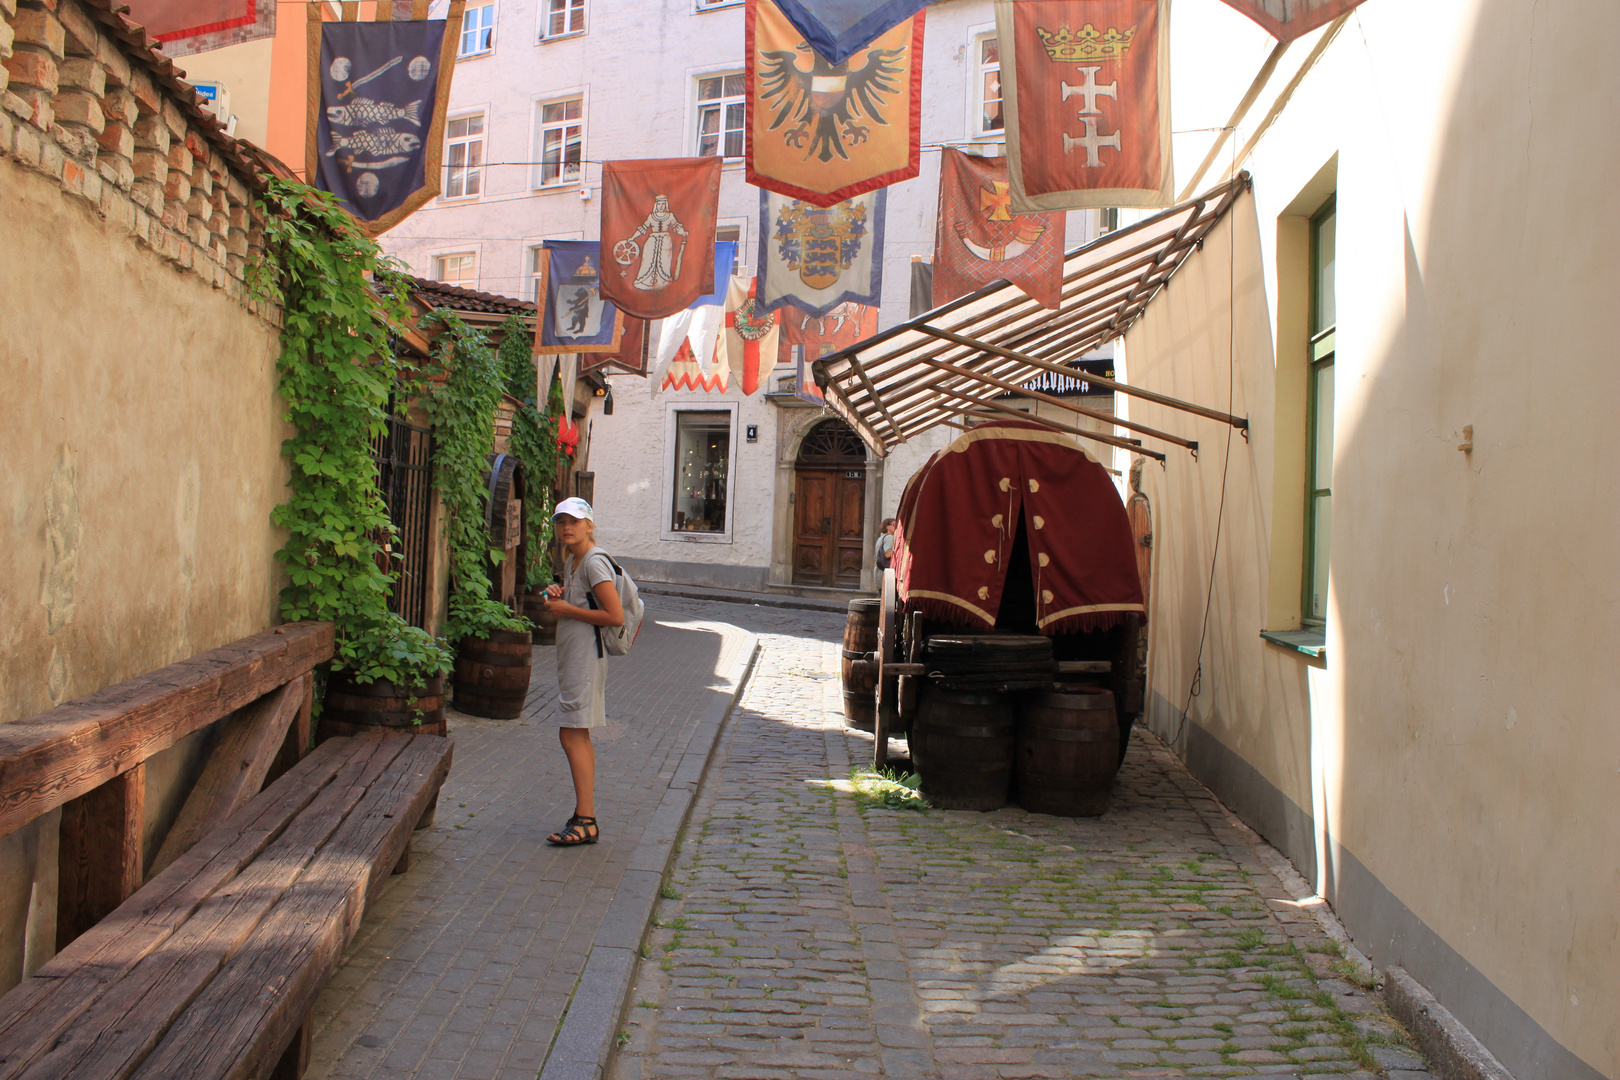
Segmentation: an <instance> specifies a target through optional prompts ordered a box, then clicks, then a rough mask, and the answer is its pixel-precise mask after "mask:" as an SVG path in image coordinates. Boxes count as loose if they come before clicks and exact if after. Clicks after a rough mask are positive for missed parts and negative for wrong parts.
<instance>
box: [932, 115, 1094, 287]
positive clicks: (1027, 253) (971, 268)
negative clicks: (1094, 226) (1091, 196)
mask: <svg viewBox="0 0 1620 1080" xmlns="http://www.w3.org/2000/svg"><path fill="white" fill-rule="evenodd" d="M1063 219H1064V215H1063V213H1062V212H1061V211H1060V212H1057V213H1052V214H1015V213H1013V212H1012V185H1011V182H1010V181H1009V180H1008V177H1007V159H1006V158H982V157H969V156H968V155H966V154H963V153H961V152H960V151H957V150H954V149H952V148H950V147H946V148H945V150H944V152H943V154H942V156H941V161H940V168H939V227H938V230H937V232H936V233H935V236H934V287H933V297H932V299H933V306H938V305H939V304H944V303H948V302H949V301H951V300H955V299H956V298H957V297H960V296H966V295H967V294H968V293H970V292H972V291H973V290H975V289H977V288H979V287H980V286H983V285H988V284H990V283H991V282H993V281H1003V280H1005V281H1008V282H1011V283H1012V284H1014V285H1016V286H1018V287H1019V288H1020V289H1022V290H1024V292H1025V293H1026V294H1027V295H1028V296H1029V297H1030V298H1031V299H1034V300H1036V301H1039V302H1040V304H1041V305H1042V306H1044V307H1049V308H1057V307H1058V306H1059V305H1060V304H1061V303H1062V296H1063Z"/></svg>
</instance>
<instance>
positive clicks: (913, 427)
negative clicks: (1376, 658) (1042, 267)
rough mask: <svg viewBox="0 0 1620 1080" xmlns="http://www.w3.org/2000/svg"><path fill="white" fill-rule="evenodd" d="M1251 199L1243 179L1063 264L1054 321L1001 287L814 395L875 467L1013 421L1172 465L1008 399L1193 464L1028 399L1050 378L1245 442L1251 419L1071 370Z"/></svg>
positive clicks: (863, 350)
mask: <svg viewBox="0 0 1620 1080" xmlns="http://www.w3.org/2000/svg"><path fill="white" fill-rule="evenodd" d="M1248 189H1249V174H1248V173H1246V172H1244V173H1240V174H1238V175H1237V176H1235V177H1233V178H1232V179H1231V180H1229V181H1226V182H1225V183H1222V184H1220V185H1218V186H1217V187H1214V188H1211V189H1210V190H1208V191H1206V192H1204V193H1203V194H1202V195H1199V196H1197V197H1196V198H1193V199H1189V200H1187V201H1185V202H1182V203H1179V204H1177V205H1176V206H1172V207H1170V208H1169V209H1168V210H1165V211H1162V212H1161V213H1158V214H1155V215H1154V216H1152V217H1150V218H1147V219H1145V220H1143V221H1139V222H1137V223H1136V224H1134V225H1131V226H1128V227H1127V228H1124V229H1120V230H1118V231H1116V232H1111V233H1108V234H1107V235H1105V236H1102V237H1099V238H1098V239H1096V240H1093V241H1092V242H1091V243H1089V244H1084V245H1082V246H1080V247H1078V248H1075V249H1074V250H1073V251H1070V252H1069V253H1068V254H1067V255H1065V256H1064V260H1063V288H1062V303H1061V305H1060V306H1059V308H1058V309H1057V310H1056V311H1053V310H1052V309H1050V308H1045V307H1042V306H1041V305H1040V304H1039V303H1037V302H1036V301H1034V300H1032V299H1030V298H1029V297H1028V296H1027V295H1025V294H1024V292H1023V291H1022V290H1020V289H1018V288H1017V287H1015V286H1013V285H1010V284H1008V283H1007V282H1005V281H999V282H993V283H992V284H989V285H986V286H984V287H983V288H981V289H979V290H977V291H976V292H972V293H969V294H968V295H967V296H964V297H962V298H960V299H958V300H953V301H951V302H950V303H948V304H943V305H941V306H940V307H937V308H934V309H933V310H932V311H929V312H926V313H924V314H923V315H920V316H918V317H917V318H914V319H912V320H910V321H908V322H904V323H901V324H900V325H898V326H894V327H891V328H889V329H888V330H885V331H882V332H881V333H878V334H874V335H872V336H871V337H869V338H866V339H864V340H862V341H858V342H856V343H855V344H854V345H850V346H848V347H847V348H844V349H840V350H839V351H837V352H835V353H832V354H831V355H829V356H826V357H823V358H822V359H820V360H817V361H816V362H815V364H814V365H813V368H812V370H813V371H814V373H815V379H816V384H817V385H818V386H820V387H821V390H822V393H823V394H824V395H825V396H826V401H827V405H828V406H829V407H830V408H831V409H832V410H833V411H834V412H835V413H837V414H838V415H839V416H840V417H842V418H843V419H844V420H845V421H847V422H848V423H849V424H850V425H851V426H852V427H854V429H855V430H856V432H858V433H859V434H860V437H861V439H862V441H864V442H865V443H866V444H867V446H869V447H870V448H871V449H872V451H873V452H874V453H875V454H877V455H878V456H879V457H886V456H887V455H888V453H889V451H890V450H892V449H893V448H894V447H896V446H898V445H899V444H901V443H903V442H907V441H909V440H911V439H913V438H915V437H917V436H918V435H920V434H922V433H923V432H924V431H927V430H929V429H930V428H933V427H936V426H938V425H941V424H944V425H948V426H951V427H963V426H965V425H966V424H967V423H968V422H969V421H970V420H974V419H983V418H986V417H989V418H995V417H1001V416H1004V415H1006V414H1008V413H1012V414H1013V415H1015V416H1017V417H1018V418H1020V419H1025V420H1031V421H1034V422H1035V423H1038V424H1043V425H1045V426H1046V427H1049V428H1052V429H1054V430H1057V431H1063V432H1066V433H1068V434H1073V435H1077V436H1080V437H1082V438H1086V439H1091V440H1093V441H1096V442H1101V443H1105V444H1107V445H1110V446H1117V447H1122V448H1124V449H1127V450H1130V451H1131V452H1132V453H1138V454H1142V455H1144V456H1146V457H1151V458H1154V459H1156V460H1158V461H1163V460H1165V455H1164V454H1162V453H1160V452H1158V451H1156V450H1149V449H1146V448H1144V447H1143V446H1142V443H1141V440H1140V439H1132V438H1122V437H1117V436H1115V435H1111V434H1100V433H1098V432H1093V431H1084V430H1081V429H1080V428H1078V427H1073V426H1070V425H1067V424H1061V423H1058V422H1057V421H1055V420H1052V419H1049V418H1047V417H1039V416H1035V415H1033V414H1030V413H1024V412H1021V411H1019V410H1016V409H1012V408H1011V407H1010V406H1008V405H1006V404H1005V403H1004V402H1002V401H1000V400H999V399H1000V398H1001V396H1002V395H1003V394H1006V393H1009V392H1012V393H1017V394H1019V395H1022V396H1024V397H1028V398H1033V399H1035V400H1037V401H1041V402H1043V403H1046V404H1049V405H1052V406H1055V407H1057V408H1060V409H1063V410H1066V411H1068V412H1072V413H1074V414H1075V415H1076V416H1085V417H1090V418H1091V419H1095V420H1102V421H1105V422H1107V423H1108V424H1110V425H1112V426H1113V427H1115V428H1122V429H1124V430H1125V431H1129V432H1135V433H1137V434H1139V435H1142V436H1145V437H1147V438H1151V439H1157V440H1159V441H1161V442H1166V443H1169V444H1171V445H1173V446H1179V447H1182V448H1183V449H1186V450H1188V451H1190V452H1192V453H1193V454H1194V456H1196V455H1197V452H1198V444H1197V443H1196V442H1194V441H1191V440H1188V439H1184V438H1181V437H1180V436H1177V435H1174V434H1171V433H1170V432H1166V431H1160V430H1158V429H1157V428H1152V427H1148V426H1147V425H1145V424H1138V423H1135V422H1133V421H1130V420H1124V419H1120V418H1117V417H1113V416H1110V415H1108V414H1106V413H1100V412H1096V411H1094V410H1092V409H1089V408H1086V407H1084V406H1082V405H1080V404H1078V403H1075V402H1070V401H1067V400H1065V399H1063V398H1060V397H1056V396H1054V395H1050V394H1045V393H1041V392H1039V391H1034V390H1028V389H1024V386H1023V384H1025V383H1028V382H1029V381H1030V380H1032V379H1035V378H1037V377H1039V376H1040V375H1042V374H1044V373H1053V374H1058V375H1063V376H1065V377H1067V378H1072V379H1076V380H1078V381H1080V382H1084V383H1089V384H1091V385H1094V386H1098V387H1103V388H1107V389H1109V390H1112V391H1113V392H1114V393H1116V394H1125V395H1128V396H1131V397H1138V398H1141V399H1143V400H1145V401H1151V402H1153V403H1155V404H1158V405H1163V406H1165V407H1167V408H1171V409H1178V410H1181V411H1183V412H1189V413H1192V414H1194V415H1196V416H1202V417H1204V418H1206V419H1210V420H1218V421H1220V422H1222V423H1226V424H1231V425H1232V426H1233V427H1235V428H1238V429H1240V430H1244V431H1246V430H1247V429H1248V426H1249V422H1248V420H1246V419H1245V418H1243V417H1240V416H1232V415H1230V414H1228V413H1224V412H1221V411H1219V410H1217V409H1210V408H1206V407H1204V406H1202V405H1196V404H1193V403H1192V402H1187V401H1181V400H1179V399H1177V398H1172V397H1167V396H1165V395H1164V394H1157V393H1154V392H1152V391H1150V390H1144V389H1142V388H1140V387H1135V386H1130V385H1128V384H1126V383H1121V382H1116V381H1114V380H1112V379H1105V378H1103V377H1101V376H1099V375H1092V374H1090V373H1088V372H1085V371H1082V370H1079V369H1078V368H1075V367H1070V366H1068V363H1067V362H1069V361H1075V360H1078V359H1080V358H1081V357H1082V356H1084V355H1085V353H1087V352H1089V351H1091V350H1092V349H1095V348H1098V347H1099V346H1101V345H1105V344H1107V343H1108V342H1110V341H1112V340H1114V339H1115V338H1118V337H1120V336H1122V335H1123V334H1124V333H1125V332H1126V331H1127V330H1129V329H1130V328H1131V326H1132V325H1133V324H1134V323H1135V322H1136V320H1137V319H1139V318H1140V317H1141V316H1142V313H1143V312H1144V311H1145V310H1147V306H1148V305H1149V304H1150V303H1152V302H1153V298H1154V297H1156V296H1157V295H1158V294H1159V292H1160V290H1162V289H1163V288H1164V287H1165V285H1166V284H1167V283H1168V282H1169V280H1170V278H1171V277H1173V276H1174V275H1175V273H1176V271H1177V270H1179V269H1180V268H1181V266H1182V264H1183V263H1184V262H1185V261H1186V259H1187V256H1188V255H1190V254H1191V253H1192V252H1193V251H1195V250H1198V249H1200V248H1202V247H1203V244H1204V238H1205V237H1206V236H1207V235H1208V234H1209V231H1210V230H1211V229H1213V228H1214V227H1215V225H1216V224H1217V223H1219V222H1220V220H1221V219H1222V218H1224V217H1225V216H1226V214H1227V212H1228V211H1229V210H1230V209H1231V208H1232V205H1233V204H1234V203H1235V202H1236V201H1237V198H1238V196H1239V195H1241V194H1243V193H1244V192H1245V191H1247V190H1248Z"/></svg>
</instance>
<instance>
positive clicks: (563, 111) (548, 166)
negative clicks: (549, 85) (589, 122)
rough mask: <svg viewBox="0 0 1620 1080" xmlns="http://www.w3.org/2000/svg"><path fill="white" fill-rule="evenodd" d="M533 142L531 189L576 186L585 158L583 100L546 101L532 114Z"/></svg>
mask: <svg viewBox="0 0 1620 1080" xmlns="http://www.w3.org/2000/svg"><path fill="white" fill-rule="evenodd" d="M536 127H537V131H536V138H535V142H536V144H537V145H538V146H539V148H540V164H539V165H538V166H536V172H535V186H536V187H554V186H558V185H562V184H573V183H577V182H578V181H579V179H580V169H581V164H582V162H583V159H584V155H585V100H584V99H583V98H577V97H575V98H567V99H565V100H562V101H548V102H545V103H544V104H542V105H541V106H540V107H539V109H538V111H537V113H536Z"/></svg>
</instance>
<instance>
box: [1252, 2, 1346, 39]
mask: <svg viewBox="0 0 1620 1080" xmlns="http://www.w3.org/2000/svg"><path fill="white" fill-rule="evenodd" d="M1226 3H1227V5H1228V6H1230V7H1233V8H1236V9H1237V10H1238V11H1241V12H1243V14H1245V15H1247V16H1248V17H1249V18H1251V19H1253V20H1254V21H1255V22H1257V23H1259V24H1260V25H1261V26H1263V27H1265V28H1266V33H1268V34H1270V35H1271V36H1272V37H1274V38H1276V39H1277V40H1278V41H1293V40H1294V39H1295V38H1297V37H1302V36H1304V35H1305V34H1308V33H1310V32H1311V31H1312V30H1315V29H1316V28H1317V27H1319V26H1326V25H1327V24H1328V23H1330V22H1332V21H1333V20H1334V19H1337V18H1338V17H1339V16H1340V15H1343V14H1344V13H1346V12H1347V11H1349V10H1350V9H1351V8H1353V7H1357V6H1359V5H1360V4H1361V3H1363V0H1226Z"/></svg>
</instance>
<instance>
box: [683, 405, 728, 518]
mask: <svg viewBox="0 0 1620 1080" xmlns="http://www.w3.org/2000/svg"><path fill="white" fill-rule="evenodd" d="M730 462H731V413H729V412H678V413H676V414H675V497H674V500H673V503H672V506H673V511H672V518H671V521H670V529H671V531H673V532H678V533H723V532H725V531H726V501H727V495H728V487H729V484H730V477H729V475H728V473H729V470H730Z"/></svg>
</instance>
